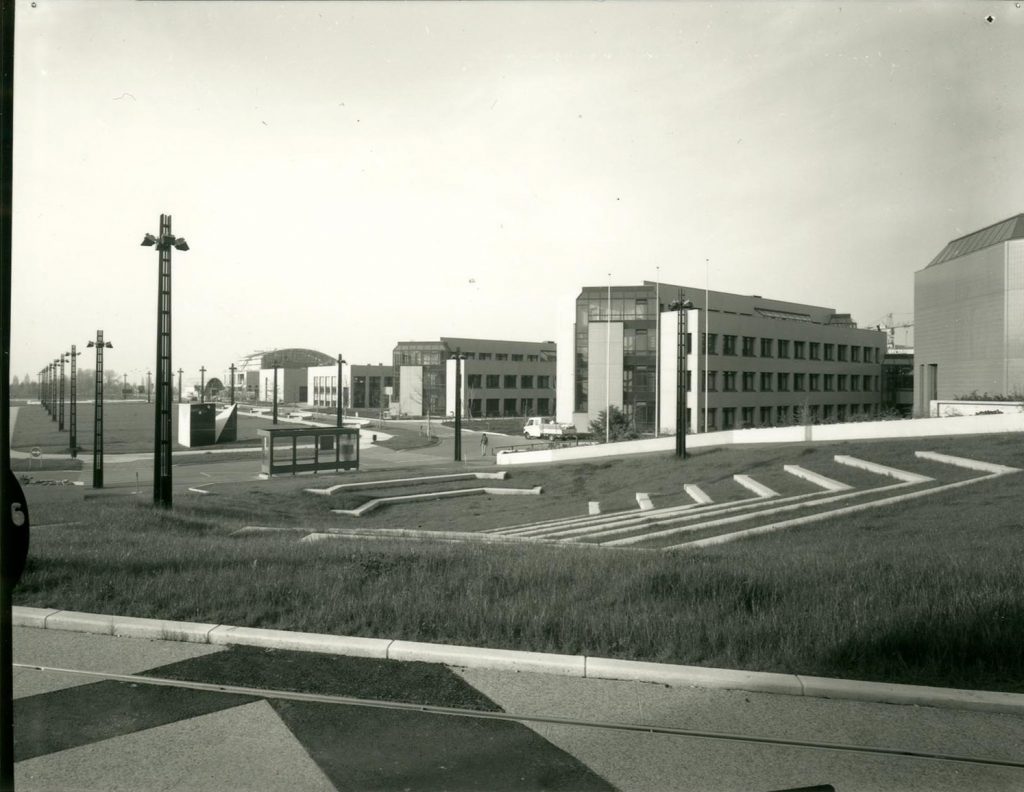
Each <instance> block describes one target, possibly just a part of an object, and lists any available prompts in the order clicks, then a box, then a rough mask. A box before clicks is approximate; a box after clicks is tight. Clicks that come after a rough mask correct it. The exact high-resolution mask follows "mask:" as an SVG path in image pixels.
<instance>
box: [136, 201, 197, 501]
mask: <svg viewBox="0 0 1024 792" xmlns="http://www.w3.org/2000/svg"><path fill="white" fill-rule="evenodd" d="M142 245H143V246H144V247H154V246H155V247H156V249H157V253H158V262H159V273H158V278H157V305H156V409H155V410H154V432H153V502H154V503H156V504H159V505H160V506H163V507H165V508H170V506H171V401H172V400H171V377H172V373H171V372H172V371H173V369H172V368H171V249H172V248H177V249H178V250H181V251H185V250H188V243H187V242H186V241H185V240H184V239H182V238H181V237H175V236H174V234H172V233H171V216H170V215H168V214H162V215H160V236H159V237H154V236H153V235H152V234H146V235H145V237H143V239H142Z"/></svg>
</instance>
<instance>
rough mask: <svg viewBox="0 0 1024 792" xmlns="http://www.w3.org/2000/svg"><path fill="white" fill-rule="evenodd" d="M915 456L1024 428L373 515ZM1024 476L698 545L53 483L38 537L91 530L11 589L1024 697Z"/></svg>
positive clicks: (656, 462) (36, 507) (58, 598)
mask: <svg viewBox="0 0 1024 792" xmlns="http://www.w3.org/2000/svg"><path fill="white" fill-rule="evenodd" d="M917 449H933V450H941V451H945V452H947V453H953V454H960V455H963V456H969V457H974V458H979V459H987V460H990V461H995V462H1001V463H1003V464H1010V465H1015V466H1019V467H1024V444H1022V443H1021V438H1020V437H1019V436H1007V437H984V438H962V439H948V440H928V441H915V442H902V441H901V442H875V443H844V444H837V445H834V446H828V447H825V446H787V447H775V448H770V449H766V448H751V449H728V450H722V451H714V452H707V453H704V454H700V455H694V456H693V457H692V458H691V459H690V460H688V461H687V462H686V463H683V464H682V465H680V463H678V462H677V461H676V460H674V459H673V458H671V457H669V456H662V455H658V456H648V457H645V458H633V459H629V458H623V459H618V460H608V461H604V462H599V463H589V464H580V465H563V466H544V467H535V468H530V469H523V470H513V476H512V479H511V480H510V481H508V482H507V485H509V486H529V485H530V484H532V483H543V484H544V486H545V488H546V494H545V495H544V496H541V497H539V498H533V497H523V498H512V497H508V496H504V497H498V498H493V499H478V500H476V499H474V500H465V501H458V502H457V501H437V502H432V503H421V504H416V505H414V506H413V505H410V506H408V507H401V508H395V509H389V510H385V511H384V512H383V513H382V514H381V515H378V516H377V517H375V518H373V520H367V521H365V522H364V521H361V522H360V523H359V524H360V525H374V524H376V525H381V526H387V527H390V526H395V525H410V526H415V525H420V526H421V527H424V528H429V527H435V528H443V529H453V530H465V529H472V528H477V529H479V528H484V527H489V526H491V525H502V524H509V523H513V522H523V521H527V520H530V519H542V518H544V517H550V516H556V515H557V514H559V513H565V514H580V513H583V512H584V511H585V506H586V501H587V500H588V499H600V500H601V501H602V504H603V505H605V504H606V510H610V509H611V508H629V507H631V506H632V507H634V508H635V501H632V497H633V492H634V491H635V489H641V490H644V491H648V492H655V493H658V492H662V495H660V496H659V497H656V498H655V502H656V503H657V504H659V505H661V502H662V501H665V502H666V503H667V502H668V501H669V500H670V499H671V498H670V494H671V492H674V491H676V490H678V489H679V483H680V482H682V481H686V482H698V483H701V484H702V485H704V486H706V487H707V488H708V489H709V490H711V489H714V488H715V487H720V488H724V487H726V486H728V485H729V482H728V481H727V478H728V477H730V476H731V474H732V473H738V472H745V473H751V474H753V475H755V476H757V477H758V478H759V479H760V478H765V479H770V477H772V476H775V477H776V478H777V477H778V474H777V472H776V469H777V468H778V467H779V466H781V464H782V463H784V462H796V463H798V464H802V465H805V466H807V467H811V468H812V469H815V470H819V471H820V472H824V473H826V474H827V475H833V476H834V477H836V478H841V479H842V478H844V477H843V476H841V475H840V472H842V471H837V470H835V469H832V468H829V467H828V459H829V458H830V457H831V455H832V454H835V453H846V454H852V455H855V456H862V457H864V458H867V459H871V460H874V461H877V462H882V463H885V464H891V465H894V466H897V467H899V466H903V467H909V466H912V465H913V464H914V463H913V457H912V452H913V450H917ZM430 472H431V473H433V472H441V471H440V470H433V469H432V470H431V471H430ZM359 475H360V476H361V477H370V476H369V474H359ZM389 475H393V474H389ZM1021 475H1024V474H1013V475H1012V476H1008V477H1003V478H1000V479H995V480H993V481H991V482H985V483H980V484H976V485H973V486H971V487H966V488H962V489H960V490H954V491H951V492H948V493H945V494H939V495H936V496H933V497H931V498H925V499H921V500H918V501H911V502H909V503H906V504H899V505H893V506H889V507H884V508H881V509H877V510H871V511H867V512H863V513H860V514H857V515H851V516H848V517H846V518H843V519H833V520H825V521H822V522H819V523H815V524H812V525H810V526H806V527H803V528H798V529H793V530H790V531H786V532H783V533H777V534H771V535H768V536H765V537H761V538H758V539H752V540H746V541H741V542H736V543H733V544H728V545H723V546H720V547H716V548H709V549H706V550H703V551H700V552H695V553H678V552H677V553H664V552H651V551H636V550H633V551H631V550H594V549H590V548H577V547H571V546H570V547H547V546H524V545H516V546H493V545H486V546H485V545H475V544H434V543H429V542H401V541H397V540H395V541H392V540H374V541H364V540H338V541H332V542H319V543H314V544H305V543H299V542H298V541H296V539H297V536H296V535H295V534H292V533H288V534H283V535H265V536H256V537H253V536H248V537H245V538H242V537H232V536H230V535H229V533H230V532H231V531H232V530H233V529H235V528H237V527H238V526H240V525H243V524H246V523H255V524H261V525H314V524H316V523H321V524H338V522H337V521H338V519H339V518H337V517H335V516H332V515H329V514H328V513H327V510H328V508H329V507H330V506H337V505H340V504H341V502H342V501H341V500H335V499H334V498H331V499H323V498H315V497H314V496H309V495H303V496H300V495H299V494H298V492H297V490H298V489H300V488H301V487H302V486H309V485H310V484H311V483H312V482H313V481H314V480H313V479H311V478H304V479H301V480H298V481H282V482H277V481H274V482H268V484H270V485H271V486H269V487H265V488H264V487H263V485H258V484H250V485H234V486H233V487H222V488H215V490H216V491H219V492H221V493H222V494H220V495H219V496H210V497H206V498H197V499H196V500H195V501H189V502H186V501H185V499H184V498H179V499H178V500H177V502H176V506H175V510H174V511H173V512H172V513H163V512H159V511H154V510H153V509H152V508H151V507H149V506H148V505H142V504H138V503H136V502H134V501H132V500H130V499H127V498H122V499H109V498H108V499H102V500H100V499H97V500H95V501H86V502H85V503H84V504H83V502H82V497H83V493H82V492H81V490H78V492H70V491H67V490H59V489H55V488H45V492H40V493H38V495H39V497H38V498H35V497H34V496H36V495H37V493H36V492H35V491H33V492H30V494H29V502H30V504H32V505H33V512H32V517H33V524H34V525H40V524H44V523H48V522H49V523H54V522H62V521H65V520H78V521H79V523H78V524H77V525H71V526H54V527H51V528H37V529H36V530H35V532H34V534H33V540H32V549H31V552H30V559H29V564H28V569H27V571H26V573H25V576H24V577H23V579H22V582H21V584H20V585H19V586H18V588H17V589H16V590H15V594H14V598H15V603H16V604H22V605H36V606H48V607H59V608H68V609H76V610H83V611H94V612H107V613H117V614H123V615H132V616H148V617H162V618H170V619H185V620H194V621H204V622H221V623H227V624H239V625H250V626H261V627H272V628H280V629H290V630H305V631H312V632H327V633H336V634H349V635H365V636H378V637H390V638H403V639H410V640H422V641H438V642H448V643H464V644H473V645H483V646H494V647H502V648H517V649H530V650H537V651H550V652H564V653H573V654H575V653H584V654H591V655H598V656H608V657H622V658H630V659H643V660H653V661H662V662H674V663H690V664H696V665H707V666H719V667H728V668H743V669H750V670H762V671H780V672H795V673H804V674H817V675H823V676H839V677H847V678H859V679H875V680H884V681H890V682H908V683H917V684H934V685H946V686H955V687H970V688H985V689H998V690H1013V691H1024V644H1022V642H1021V641H1020V635H1021V633H1022V632H1024V584H1022V576H1021V569H1022V568H1024V522H1022V517H1021V514H1022V509H1021V505H1022V500H1024V499H1022V497H1021V495H1020V492H1021V479H1019V478H1018V477H1019V476H1021ZM375 477H376V478H383V477H385V476H384V474H381V473H377V474H375ZM846 478H847V479H849V476H847V477H846ZM333 480H334V477H318V478H317V480H316V481H317V483H318V484H320V485H323V484H325V483H329V482H331V481H333ZM343 480H346V481H351V480H355V478H354V477H352V476H349V477H345V478H344V479H343ZM851 483H852V482H851ZM33 490H34V488H33ZM510 501H514V503H510Z"/></svg>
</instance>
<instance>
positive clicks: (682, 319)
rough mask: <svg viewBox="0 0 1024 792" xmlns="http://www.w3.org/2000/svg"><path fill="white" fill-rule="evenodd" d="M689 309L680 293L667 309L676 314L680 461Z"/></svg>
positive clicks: (683, 440) (683, 448)
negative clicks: (687, 312)
mask: <svg viewBox="0 0 1024 792" xmlns="http://www.w3.org/2000/svg"><path fill="white" fill-rule="evenodd" d="M689 308H693V303H692V302H690V301H689V300H686V299H683V295H682V293H681V292H680V294H679V299H678V300H675V301H673V302H672V304H671V305H669V309H674V310H675V311H676V312H677V313H678V320H677V325H678V333H679V337H678V341H677V343H676V351H677V354H678V360H677V361H676V456H677V457H680V458H682V459H686V390H685V382H686V353H687V352H688V351H689V350H688V349H686V311H687V310H688V309H689Z"/></svg>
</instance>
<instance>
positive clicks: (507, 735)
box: [14, 628, 1024, 792]
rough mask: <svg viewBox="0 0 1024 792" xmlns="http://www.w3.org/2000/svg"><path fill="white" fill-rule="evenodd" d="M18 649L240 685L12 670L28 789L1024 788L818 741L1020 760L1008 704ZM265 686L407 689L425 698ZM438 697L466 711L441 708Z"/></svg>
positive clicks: (758, 791) (199, 653) (36, 643)
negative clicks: (963, 705)
mask: <svg viewBox="0 0 1024 792" xmlns="http://www.w3.org/2000/svg"><path fill="white" fill-rule="evenodd" d="M14 648H15V663H16V664H18V663H22V664H31V665H40V666H48V667H61V668H68V667H72V668H77V669H85V670H93V671H99V672H106V673H108V674H145V675H147V676H149V677H156V678H161V679H176V680H184V681H186V682H188V683H189V684H191V683H196V682H200V683H204V682H205V683H214V684H218V685H231V686H237V687H241V688H245V690H243V691H234V692H226V691H224V690H223V689H220V690H213V691H210V690H196V689H191V688H188V687H186V688H170V687H156V686H151V685H146V684H140V683H139V682H137V681H135V682H133V681H127V682H126V681H112V680H109V679H103V678H96V677H83V676H80V675H72V674H67V673H64V672H56V671H38V670H34V669H29V668H21V667H17V666H16V668H15V680H14V681H15V696H16V703H15V735H16V759H17V765H16V768H15V770H16V781H17V784H18V787H17V788H18V789H19V790H24V791H26V792H27V791H30V790H31V791H40V792H41V791H42V790H66V789H81V790H134V791H142V790H157V789H159V790H231V789H249V790H252V789H259V790H275V789H282V790H284V789H287V790H307V789H308V790H334V789H337V790H349V789H352V790H363V789H366V790H377V789H379V790H398V789H402V790H406V789H408V790H433V789H478V790H513V789H523V790H536V789H551V790H606V789H620V790H629V791H630V792H632V791H633V790H635V791H636V792H657V791H659V790H702V791H704V792H714V791H715V790H722V791H723V792H724V791H725V790H729V791H732V792H767V791H768V790H779V789H792V788H796V787H807V786H812V785H818V784H831V785H832V786H833V787H834V789H836V790H843V791H844V792H845V791H846V790H879V791H880V792H881V791H882V790H885V792H893V791H894V790H897V791H898V790H921V791H922V792H924V791H925V790H927V792H943V790H966V789H970V790H977V791H979V792H985V791H987V790H1019V789H1022V788H1024V769H1021V768H1019V767H1017V768H1013V767H1001V766H997V765H994V764H991V763H989V764H986V763H965V762H954V761H949V760H944V759H936V758H920V757H912V756H906V755H897V754H895V753H892V752H891V751H890V752H886V751H885V750H867V751H850V750H838V749H836V748H823V747H813V745H815V744H817V745H820V744H821V743H825V742H828V743H841V744H849V745H853V746H860V747H862V748H864V747H874V748H875V749H895V750H898V751H903V752H906V751H913V752H920V753H925V754H932V755H934V754H947V755H962V756H971V757H975V758H981V757H988V758H989V759H992V760H1003V761H1009V762H1018V763H1019V762H1020V761H1021V752H1020V746H1021V745H1022V744H1024V718H1021V717H1015V716H1009V715H992V714H985V713H977V712H963V711H956V710H940V709H933V708H928V707H900V706H892V705H877V704H865V703H859V702H842V701H826V700H823V699H804V698H797V697H791V696H775V695H770V694H754V693H744V692H742V691H709V690H700V689H693V688H683V689H680V688H666V687H662V686H656V685H649V684H639V683H632V682H607V681H598V680H583V679H572V678H564V677H553V676H547V675H542V674H530V673H511V672H499V671H484V670H461V671H456V670H452V669H446V668H444V667H442V666H436V665H430V664H425V663H396V662H389V661H380V660H368V659H364V658H340V657H330V656H325V655H317V654H306V653H301V652H286V651H279V650H277V651H268V650H265V649H257V648H252V647H233V648H229V649H225V648H221V647H209V646H203V645H195V644H184V643H173V642H162V641H146V640H139V639H130V638H112V637H108V636H99V635H86V634H80V633H69V632H59V631H54V630H38V629H33V628H16V629H15V646H14ZM260 691H264V693H262V694H261V692H260ZM267 691H300V692H305V693H309V694H314V695H319V696H322V697H323V696H331V697H356V698H365V699H374V700H378V701H383V702H395V701H397V702H411V703H412V704H414V705H415V707H418V708H419V709H418V710H417V709H415V708H408V709H385V708H381V707H379V706H378V707H359V706H353V705H352V704H351V702H350V701H349V702H347V703H338V702H337V701H336V699H332V700H330V701H328V700H327V699H326V698H324V699H320V700H316V701H312V700H296V699H295V698H288V697H284V698H279V697H274V696H273V695H272V694H270V693H268V692H267ZM431 705H439V706H445V707H452V708H457V709H459V710H460V711H462V712H463V714H464V716H462V717H457V716H453V715H443V714H437V713H436V712H433V711H429V709H428V708H429V707H430V706H431ZM425 710H426V711H425ZM474 712H476V713H485V714H487V713H492V714H497V715H499V716H500V715H501V713H513V714H515V715H517V716H544V717H548V718H558V719H563V720H564V721H565V722H559V723H554V722H541V721H536V720H534V721H529V720H523V721H516V720H505V719H494V718H489V719H487V718H480V717H472V715H473V713H474ZM465 715H468V716H469V717H466V716H465ZM581 722H586V725H584V724H583V723H581ZM598 722H603V725H597V724H598ZM629 725H632V726H633V727H632V728H625V727H626V726H629ZM636 725H642V726H644V727H646V730H638V729H637V728H635V726H636ZM680 730H688V731H699V732H704V733H707V732H715V733H718V734H723V733H728V734H732V735H737V736H742V737H745V738H767V739H769V740H778V739H788V740H792V741H796V742H797V743H800V744H797V745H779V744H773V743H771V742H768V743H766V742H751V741H750V740H749V739H731V740H726V739H712V738H709V737H707V736H704V737H697V736H694V735H693V734H683V733H678V732H679V731H680Z"/></svg>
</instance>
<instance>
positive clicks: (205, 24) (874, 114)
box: [11, 0, 1024, 383]
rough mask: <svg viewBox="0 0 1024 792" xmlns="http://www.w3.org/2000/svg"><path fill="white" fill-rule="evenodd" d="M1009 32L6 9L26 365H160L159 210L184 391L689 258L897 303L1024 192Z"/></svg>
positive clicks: (17, 363) (856, 6)
mask: <svg viewBox="0 0 1024 792" xmlns="http://www.w3.org/2000/svg"><path fill="white" fill-rule="evenodd" d="M988 17H991V21H989V20H988ZM1022 43H1024V9H1022V8H1021V3H1019V2H998V3H996V2H991V3H990V2H984V1H983V0H982V1H981V2H946V3H943V2H929V3H924V2H915V3H910V2H894V3H885V2H858V3H840V2H815V3H810V2H785V1H783V2H772V3H769V2H723V3H701V2H667V1H663V2H643V1H642V0H641V1H640V2H628V3H627V2H600V3H599V2H588V1H587V0H581V1H579V2H558V1H557V0H556V1H555V2H544V3H531V2H475V3H442V2H420V3H392V2H379V3H377V2H359V3H354V2H308V3H307V2H297V3H276V2H251V3H247V2H223V3H190V2H169V3H128V2H114V1H112V0H93V1H87V0H17V5H16V45H15V46H16V49H15V59H16V66H15V118H14V124H15V146H14V172H13V179H14V205H13V207H12V210H13V228H14V237H13V259H12V268H13V270H12V281H13V282H12V290H13V292H12V314H13V315H12V336H11V338H12V340H11V373H12V375H17V376H19V377H22V376H24V374H26V373H28V374H30V375H31V376H32V378H35V377H36V375H37V372H38V371H39V370H40V369H41V368H43V367H44V366H45V365H46V364H47V363H49V362H50V361H52V360H53V359H54V358H56V357H58V356H59V355H60V354H61V353H62V352H66V351H68V350H69V349H70V346H71V344H77V346H78V348H79V350H81V349H82V348H83V347H85V344H86V343H87V341H88V340H90V339H92V338H95V333H96V330H97V329H102V330H104V332H105V337H106V338H107V339H108V340H110V341H111V342H112V343H113V344H114V348H113V349H112V350H110V351H108V353H107V356H106V359H105V365H106V367H107V368H108V369H114V370H117V371H118V372H126V373H128V374H129V380H131V381H135V382H140V381H142V380H143V379H144V378H145V372H146V371H152V370H154V369H155V362H156V360H155V344H156V340H155V339H156V316H155V314H156V291H157V254H156V253H155V252H154V249H153V248H144V247H141V246H140V243H141V241H142V237H143V235H144V234H145V233H147V232H151V233H156V232H157V231H158V230H159V217H160V214H161V213H167V214H170V215H172V217H173V231H174V233H175V234H176V235H178V236H182V237H184V238H185V239H187V241H188V244H189V246H190V248H191V249H190V250H189V251H188V252H184V253H180V252H177V251H176V252H175V253H174V254H173V310H174V317H173V334H174V335H173V339H174V341H173V360H172V363H173V368H174V369H175V370H177V369H178V368H183V369H184V371H185V374H184V382H185V383H189V382H197V381H198V379H199V368H200V366H205V368H206V369H207V374H206V376H207V378H209V377H210V376H217V375H218V374H219V375H221V376H222V375H223V373H224V372H226V371H227V367H228V366H229V365H230V364H231V363H232V362H233V361H235V360H237V359H238V358H239V357H240V356H242V355H245V354H248V353H250V352H253V351H255V350H259V349H273V348H283V347H293V346H294V347H308V348H313V349H318V350H321V351H323V352H326V353H327V354H330V355H337V354H339V353H341V354H344V356H345V359H346V360H348V361H349V362H350V363H390V360H391V350H392V348H393V347H394V345H395V343H396V342H397V341H401V340H433V339H437V338H438V337H440V336H460V337H476V338H499V339H514V340H524V341H545V340H554V339H555V337H556V333H557V328H558V326H559V316H560V314H564V313H565V312H567V311H571V310H572V299H573V296H574V294H575V293H577V292H578V291H579V289H580V288H581V287H582V286H588V285H589V286H593V285H605V284H607V283H608V282H611V283H613V284H623V285H626V284H636V283H639V282H641V281H643V280H645V279H646V280H655V279H660V280H662V281H665V282H670V283H682V284H692V285H694V286H698V287H700V286H703V285H704V283H705V272H707V275H708V283H709V284H710V286H711V288H712V289H715V290H720V291H730V292H737V293H742V294H760V295H764V296H765V297H772V298H775V299H782V300H792V301H796V302H807V303H812V304H816V305H824V306H830V307H833V308H835V309H837V310H839V311H842V312H849V313H851V314H853V317H854V319H855V320H856V321H857V322H858V323H859V324H860V325H861V326H870V325H874V324H877V323H879V322H883V321H885V317H886V316H887V315H888V314H890V313H891V314H893V318H894V321H895V322H897V323H906V322H910V321H912V318H913V279H914V272H915V271H917V270H920V269H922V268H923V267H925V266H926V265H927V264H928V262H929V261H930V260H931V259H932V258H933V257H934V256H935V255H936V254H938V252H939V251H940V250H941V249H942V248H943V246H944V245H945V244H946V242H947V241H949V240H951V239H954V238H956V237H958V236H962V235H964V234H966V233H969V232H971V231H974V230H977V229H979V228H982V227H984V226H987V225H990V224H992V223H995V222H997V221H999V220H1002V219H1005V218H1007V217H1010V216H1013V215H1015V214H1017V213H1019V212H1024V179H1022V178H1021V160H1020V130H1021V129H1022V128H1024V101H1022V92H1024V89H1022V88H1021V77H1020V76H1021V74H1024V45H1022ZM906 332H907V331H898V332H897V340H898V341H901V340H905V339H907V336H906V335H905V333H906ZM83 365H84V366H86V367H91V365H92V363H91V359H90V358H89V357H87V358H85V360H83Z"/></svg>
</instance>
